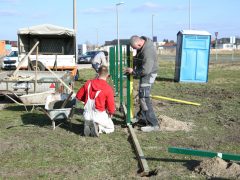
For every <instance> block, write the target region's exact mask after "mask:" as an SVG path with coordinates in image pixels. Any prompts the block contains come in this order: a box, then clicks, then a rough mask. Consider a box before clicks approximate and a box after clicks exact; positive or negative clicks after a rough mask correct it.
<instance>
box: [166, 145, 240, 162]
mask: <svg viewBox="0 0 240 180" xmlns="http://www.w3.org/2000/svg"><path fill="white" fill-rule="evenodd" d="M168 152H170V153H176V154H186V155H193V156H202V157H210V158H213V157H220V158H222V159H225V160H235V161H240V155H239V154H227V153H219V152H211V151H205V150H195V149H189V148H178V147H169V148H168Z"/></svg>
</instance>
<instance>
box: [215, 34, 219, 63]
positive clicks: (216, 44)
mask: <svg viewBox="0 0 240 180" xmlns="http://www.w3.org/2000/svg"><path fill="white" fill-rule="evenodd" d="M215 54H216V61H217V59H218V54H217V36H216V42H215Z"/></svg>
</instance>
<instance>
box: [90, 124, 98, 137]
mask: <svg viewBox="0 0 240 180" xmlns="http://www.w3.org/2000/svg"><path fill="white" fill-rule="evenodd" d="M91 135H92V136H93V137H99V127H98V125H97V123H95V122H92V127H91Z"/></svg>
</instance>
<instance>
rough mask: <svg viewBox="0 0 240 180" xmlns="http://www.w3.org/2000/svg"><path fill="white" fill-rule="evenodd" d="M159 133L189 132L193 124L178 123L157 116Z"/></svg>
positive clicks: (163, 116)
mask: <svg viewBox="0 0 240 180" xmlns="http://www.w3.org/2000/svg"><path fill="white" fill-rule="evenodd" d="M158 118H159V124H160V130H161V131H190V130H191V129H192V126H193V124H192V123H190V122H183V121H178V120H176V119H173V118H170V117H168V116H165V115H159V117H158Z"/></svg>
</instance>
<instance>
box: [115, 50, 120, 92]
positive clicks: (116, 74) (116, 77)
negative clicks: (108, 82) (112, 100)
mask: <svg viewBox="0 0 240 180" xmlns="http://www.w3.org/2000/svg"><path fill="white" fill-rule="evenodd" d="M118 49H119V47H118V46H116V53H115V55H116V56H115V95H116V96H118V78H119V77H118V74H119V73H118V62H119V61H118V59H119V57H118V53H117V52H118Z"/></svg>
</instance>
